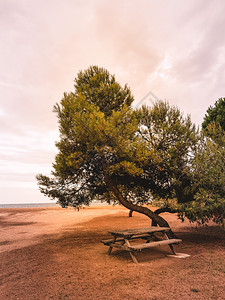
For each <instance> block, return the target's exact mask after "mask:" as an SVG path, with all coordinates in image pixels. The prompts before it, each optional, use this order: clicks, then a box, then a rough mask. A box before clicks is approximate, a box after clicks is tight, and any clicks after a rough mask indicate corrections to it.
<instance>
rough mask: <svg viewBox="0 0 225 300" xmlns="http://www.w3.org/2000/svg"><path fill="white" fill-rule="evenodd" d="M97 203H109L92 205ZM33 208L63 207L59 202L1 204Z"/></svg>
mask: <svg viewBox="0 0 225 300" xmlns="http://www.w3.org/2000/svg"><path fill="white" fill-rule="evenodd" d="M95 205H108V204H107V202H101V201H96V200H95V201H93V202H92V203H91V205H90V206H95ZM28 207H30V208H32V207H61V206H60V205H59V204H57V203H49V202H48V203H13V204H0V208H28Z"/></svg>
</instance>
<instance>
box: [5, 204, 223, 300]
mask: <svg viewBox="0 0 225 300" xmlns="http://www.w3.org/2000/svg"><path fill="white" fill-rule="evenodd" d="M163 216H164V217H165V218H166V219H167V221H168V222H169V224H170V225H171V227H172V228H173V230H174V232H175V233H176V235H177V236H178V237H179V238H181V239H182V240H183V242H182V243H181V244H179V245H176V246H175V249H176V251H177V252H178V253H184V254H188V255H190V256H189V257H186V258H181V259H179V258H171V257H168V256H167V255H168V254H171V253H170V250H169V247H168V246H161V247H157V248H152V249H146V250H143V251H142V252H141V253H139V254H137V258H138V261H139V264H138V265H136V264H134V263H133V262H132V260H131V258H130V256H129V253H127V252H124V251H119V250H113V252H112V254H111V255H110V256H108V255H107V254H106V252H107V247H106V246H105V245H103V244H102V243H101V240H102V239H106V238H109V237H110V235H109V234H108V231H110V230H115V229H127V228H138V227H147V226H149V224H150V222H149V219H148V218H147V217H146V216H143V215H140V214H138V213H134V214H133V217H132V218H129V217H128V211H127V210H126V209H124V208H123V207H120V206H116V207H110V206H99V207H90V208H85V209H81V210H80V211H79V212H78V211H74V210H73V209H62V208H19V209H13V208H10V209H0V230H1V234H0V299H3V300H4V299H23V300H24V299H32V300H33V299H34V300H35V299H41V300H42V299H163V300H164V299H182V300H183V299H184V300H185V299H225V290H224V283H225V243H224V242H225V233H224V231H222V230H221V229H220V228H218V227H217V226H215V225H214V224H210V226H208V227H206V228H205V227H201V228H196V226H195V225H192V224H190V223H189V222H188V221H185V222H184V223H181V221H179V220H177V219H176V216H175V215H171V214H163Z"/></svg>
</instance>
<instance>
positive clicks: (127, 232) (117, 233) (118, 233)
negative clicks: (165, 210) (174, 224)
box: [109, 226, 170, 237]
mask: <svg viewBox="0 0 225 300" xmlns="http://www.w3.org/2000/svg"><path fill="white" fill-rule="evenodd" d="M169 230H170V228H169V227H157V226H151V227H146V228H134V229H125V230H116V231H109V233H111V234H112V235H114V236H121V237H125V236H132V235H139V234H147V233H151V232H157V231H159V232H160V231H169Z"/></svg>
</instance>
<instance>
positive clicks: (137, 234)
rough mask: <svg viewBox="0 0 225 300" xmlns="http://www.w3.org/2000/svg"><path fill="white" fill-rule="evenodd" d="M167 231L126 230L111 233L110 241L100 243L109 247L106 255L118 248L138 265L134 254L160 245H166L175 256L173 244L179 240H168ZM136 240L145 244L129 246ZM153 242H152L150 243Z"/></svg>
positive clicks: (167, 229)
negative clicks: (160, 236)
mask: <svg viewBox="0 0 225 300" xmlns="http://www.w3.org/2000/svg"><path fill="white" fill-rule="evenodd" d="M168 231H170V228H169V227H155V226H152V227H147V228H136V229H128V230H119V231H111V232H110V234H111V235H112V236H113V238H111V239H107V240H102V243H103V244H104V245H106V246H109V249H108V254H109V255H110V254H111V251H112V249H113V248H114V247H115V248H118V249H121V250H125V251H128V252H129V253H130V255H131V258H132V260H133V261H134V262H135V263H138V261H137V259H136V257H135V255H134V253H135V252H140V251H141V250H143V249H148V248H152V247H157V246H161V245H168V246H169V247H170V249H171V251H172V253H173V254H174V255H175V254H176V253H175V251H174V248H173V245H174V244H178V243H180V242H181V241H182V240H181V239H170V238H169V237H168V235H167V233H168ZM155 233H161V234H162V235H163V238H164V239H162V238H159V237H158V236H156V235H155ZM136 239H144V240H146V243H144V244H143V243H141V244H135V245H131V244H130V241H132V240H136ZM152 240H153V241H152Z"/></svg>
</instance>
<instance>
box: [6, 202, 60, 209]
mask: <svg viewBox="0 0 225 300" xmlns="http://www.w3.org/2000/svg"><path fill="white" fill-rule="evenodd" d="M25 207H30V208H32V207H60V205H59V204H57V203H15V204H14V203H13V204H0V208H25Z"/></svg>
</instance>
